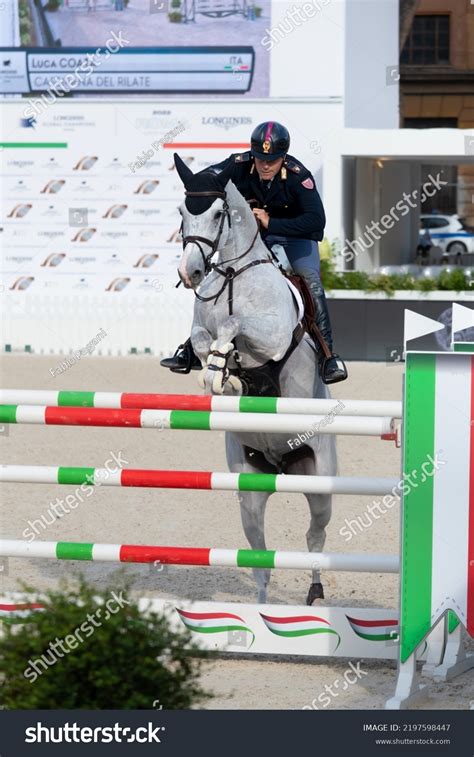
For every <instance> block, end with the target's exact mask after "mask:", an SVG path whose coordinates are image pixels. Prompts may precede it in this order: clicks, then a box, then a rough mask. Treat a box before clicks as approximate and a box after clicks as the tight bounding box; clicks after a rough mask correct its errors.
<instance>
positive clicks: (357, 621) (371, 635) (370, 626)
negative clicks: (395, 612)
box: [346, 615, 399, 641]
mask: <svg viewBox="0 0 474 757" xmlns="http://www.w3.org/2000/svg"><path fill="white" fill-rule="evenodd" d="M346 618H347V620H348V621H349V625H350V627H351V628H352V630H353V631H354V633H355V634H356V636H358V637H359V638H360V639H365V640H366V641H397V640H398V634H399V624H398V619H394V618H388V619H387V620H366V619H361V618H350V617H349V615H346Z"/></svg>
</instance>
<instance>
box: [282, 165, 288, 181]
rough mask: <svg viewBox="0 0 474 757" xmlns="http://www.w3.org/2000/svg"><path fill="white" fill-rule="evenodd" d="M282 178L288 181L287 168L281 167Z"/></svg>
mask: <svg viewBox="0 0 474 757" xmlns="http://www.w3.org/2000/svg"><path fill="white" fill-rule="evenodd" d="M280 176H281V178H282V179H286V177H287V171H286V167H285V166H282V167H281V171H280Z"/></svg>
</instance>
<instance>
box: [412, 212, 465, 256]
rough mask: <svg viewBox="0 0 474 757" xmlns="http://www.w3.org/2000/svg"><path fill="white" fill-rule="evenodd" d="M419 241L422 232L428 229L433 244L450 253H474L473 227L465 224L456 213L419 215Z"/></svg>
mask: <svg viewBox="0 0 474 757" xmlns="http://www.w3.org/2000/svg"><path fill="white" fill-rule="evenodd" d="M420 225H421V229H420V241H421V240H423V241H425V240H424V238H423V232H425V231H426V229H428V232H429V235H430V237H431V240H432V242H433V245H437V246H438V247H440V248H441V249H442V250H443V251H445V252H449V253H450V254H451V255H465V254H466V253H474V228H473V227H472V226H467V225H466V224H465V223H464V221H463V220H462V219H460V218H459V216H457V215H453V216H448V215H441V214H438V213H433V214H430V215H428V214H424V215H422V216H420Z"/></svg>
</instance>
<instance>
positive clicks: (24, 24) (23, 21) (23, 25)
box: [20, 18, 31, 38]
mask: <svg viewBox="0 0 474 757" xmlns="http://www.w3.org/2000/svg"><path fill="white" fill-rule="evenodd" d="M30 32H31V21H30V19H29V18H20V36H21V37H22V38H23V36H24V35H25V34H30Z"/></svg>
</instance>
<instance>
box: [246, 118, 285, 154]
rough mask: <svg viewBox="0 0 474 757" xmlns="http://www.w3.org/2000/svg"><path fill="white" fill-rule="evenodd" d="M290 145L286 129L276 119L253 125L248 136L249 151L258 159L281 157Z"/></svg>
mask: <svg viewBox="0 0 474 757" xmlns="http://www.w3.org/2000/svg"><path fill="white" fill-rule="evenodd" d="M289 147H290V135H289V133H288V129H287V128H286V127H285V126H283V125H282V124H279V123H278V122H277V121H265V122H264V123H263V124H259V125H258V126H256V127H255V129H254V130H253V132H252V136H251V137H250V152H251V153H252V155H253V157H254V158H259V159H260V160H276V159H277V158H283V157H284V156H285V155H286V153H287V152H288V149H289Z"/></svg>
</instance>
